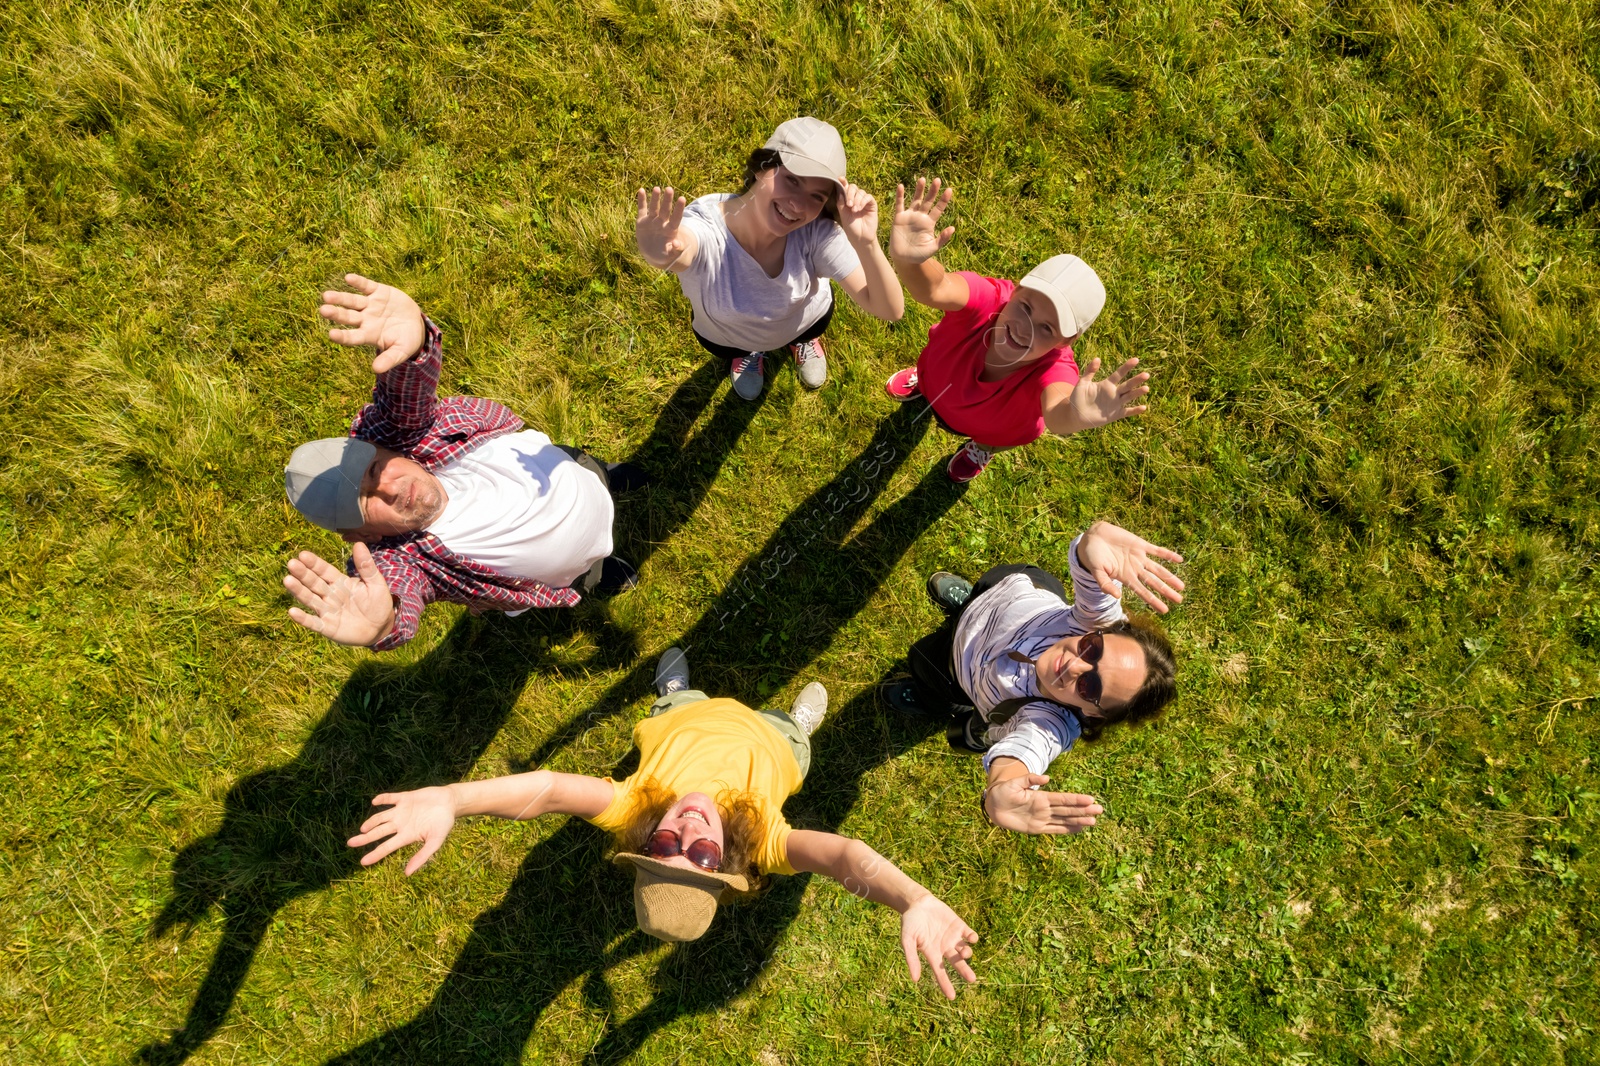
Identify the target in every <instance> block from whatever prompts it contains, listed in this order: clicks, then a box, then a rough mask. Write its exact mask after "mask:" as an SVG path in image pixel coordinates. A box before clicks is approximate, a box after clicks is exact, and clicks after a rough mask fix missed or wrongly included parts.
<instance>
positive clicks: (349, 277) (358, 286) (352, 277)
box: [344, 274, 383, 296]
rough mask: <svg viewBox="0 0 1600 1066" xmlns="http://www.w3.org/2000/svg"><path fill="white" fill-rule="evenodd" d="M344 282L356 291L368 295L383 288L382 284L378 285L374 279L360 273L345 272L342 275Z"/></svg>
mask: <svg viewBox="0 0 1600 1066" xmlns="http://www.w3.org/2000/svg"><path fill="white" fill-rule="evenodd" d="M344 283H345V284H346V285H348V286H350V287H351V288H352V289H355V290H356V291H357V292H362V293H366V294H367V295H368V296H371V295H372V294H373V293H375V292H377V291H378V290H379V289H381V288H383V286H382V285H379V284H378V283H377V282H376V281H373V280H372V279H371V278H364V277H362V276H361V275H360V274H346V275H345V276H344Z"/></svg>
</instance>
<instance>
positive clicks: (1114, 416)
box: [1040, 359, 1150, 437]
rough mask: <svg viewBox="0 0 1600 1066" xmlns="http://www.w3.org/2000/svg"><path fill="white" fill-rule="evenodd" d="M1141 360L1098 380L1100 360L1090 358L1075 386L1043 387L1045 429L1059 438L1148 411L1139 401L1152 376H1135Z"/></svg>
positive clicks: (1063, 383) (1056, 382)
mask: <svg viewBox="0 0 1600 1066" xmlns="http://www.w3.org/2000/svg"><path fill="white" fill-rule="evenodd" d="M1138 365H1139V360H1137V359H1129V360H1128V361H1127V362H1125V363H1123V364H1122V365H1121V366H1119V367H1117V369H1115V370H1113V371H1112V372H1111V373H1109V374H1107V375H1106V376H1105V377H1103V378H1101V379H1100V380H1099V381H1096V380H1095V378H1094V376H1095V374H1097V373H1098V372H1099V371H1100V360H1098V359H1091V360H1089V362H1088V365H1086V366H1085V367H1084V368H1083V373H1082V375H1081V376H1080V377H1079V379H1078V383H1077V384H1076V385H1069V384H1067V383H1066V382H1065V381H1053V382H1051V383H1050V384H1048V385H1046V386H1045V387H1044V397H1043V399H1042V400H1041V401H1040V406H1041V408H1042V410H1041V411H1040V413H1041V414H1042V415H1043V416H1044V426H1045V428H1046V429H1048V430H1049V431H1050V432H1051V433H1054V434H1056V435H1057V436H1058V437H1065V436H1067V435H1068V434H1071V433H1078V432H1080V431H1082V430H1085V429H1098V428H1099V427H1101V426H1108V425H1110V424H1111V423H1112V422H1116V421H1120V420H1121V419H1124V418H1128V417H1130V416H1132V415H1142V414H1144V413H1145V411H1146V410H1147V409H1148V408H1147V407H1146V406H1145V405H1144V404H1142V403H1139V400H1141V399H1142V398H1144V396H1146V395H1147V394H1148V393H1149V392H1150V386H1149V385H1147V384H1145V382H1147V381H1149V380H1150V375H1149V374H1147V373H1145V374H1135V373H1134V372H1133V371H1134V368H1135V367H1137V366H1138Z"/></svg>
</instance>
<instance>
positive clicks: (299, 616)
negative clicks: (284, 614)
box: [289, 607, 322, 633]
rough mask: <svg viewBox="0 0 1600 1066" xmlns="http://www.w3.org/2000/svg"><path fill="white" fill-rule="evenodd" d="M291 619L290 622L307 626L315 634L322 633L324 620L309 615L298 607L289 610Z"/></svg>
mask: <svg viewBox="0 0 1600 1066" xmlns="http://www.w3.org/2000/svg"><path fill="white" fill-rule="evenodd" d="M289 619H290V621H293V622H298V623H299V624H300V625H303V626H305V627H306V628H307V629H309V630H311V632H313V633H321V632H322V619H320V618H318V617H317V616H316V615H314V614H307V613H306V612H304V611H302V610H301V609H300V608H298V607H291V608H289Z"/></svg>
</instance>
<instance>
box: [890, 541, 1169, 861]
mask: <svg viewBox="0 0 1600 1066" xmlns="http://www.w3.org/2000/svg"><path fill="white" fill-rule="evenodd" d="M1068 556H1069V559H1070V567H1071V573H1072V589H1073V593H1072V595H1073V598H1072V602H1071V603H1070V604H1069V603H1068V602H1067V600H1066V590H1065V589H1064V588H1063V587H1062V585H1061V582H1060V581H1059V580H1058V579H1057V578H1055V577H1054V576H1053V575H1051V574H1049V573H1047V572H1046V571H1044V570H1041V569H1039V568H1038V567H1033V566H1002V567H995V568H994V569H992V570H990V571H989V572H988V573H986V574H984V575H983V577H982V578H981V579H979V581H978V583H977V584H976V585H973V584H971V583H969V582H967V581H965V580H963V579H961V578H959V577H956V576H955V575H953V574H947V573H942V572H941V573H937V574H934V575H933V577H931V578H929V580H928V592H929V594H930V595H931V596H932V597H933V598H934V601H935V602H936V603H938V604H939V605H940V606H941V607H943V608H944V609H945V610H946V611H947V612H948V613H949V615H950V617H949V618H948V619H947V621H946V624H945V625H944V626H942V627H941V628H940V629H939V630H938V631H937V632H935V633H933V634H931V635H930V636H928V637H925V638H923V639H922V640H920V641H918V642H917V643H916V644H915V645H913V646H912V648H911V654H910V659H911V669H912V674H913V680H912V681H910V682H899V683H895V684H892V685H889V686H886V687H885V689H884V693H883V695H884V699H885V701H886V702H888V703H889V704H890V705H891V706H893V707H895V708H896V709H897V710H900V711H903V712H905V713H908V714H915V715H923V716H930V715H931V716H935V717H939V716H948V717H949V718H950V719H951V725H950V728H949V731H948V734H947V735H948V738H949V740H950V744H951V746H952V747H954V748H956V749H957V750H959V751H968V752H973V753H978V754H982V755H983V760H984V768H985V770H987V772H988V783H987V787H986V788H985V789H984V792H983V796H982V805H983V811H984V816H985V817H986V818H988V819H989V820H990V821H992V822H993V823H994V824H996V825H1000V826H1004V827H1005V828H1007V829H1013V830H1016V831H1017V832H1022V833H1074V832H1081V831H1082V830H1084V829H1087V828H1088V827H1089V826H1092V825H1093V824H1094V816H1095V815H1097V814H1099V813H1101V808H1100V806H1099V805H1098V804H1097V803H1096V802H1095V800H1094V797H1092V796H1082V795H1075V794H1070V793H1059V792H1044V791H1041V790H1040V788H1039V786H1041V785H1043V784H1045V783H1047V782H1048V781H1049V780H1050V778H1049V777H1048V776H1046V771H1047V770H1048V769H1049V768H1050V764H1051V763H1052V762H1054V761H1055V759H1056V758H1057V756H1059V755H1061V754H1063V753H1064V752H1065V751H1066V750H1067V749H1068V748H1070V747H1072V745H1073V743H1074V742H1075V741H1077V740H1078V739H1079V738H1080V737H1081V738H1082V739H1084V740H1086V741H1090V740H1094V739H1096V738H1097V737H1098V736H1099V735H1100V733H1101V731H1102V730H1104V729H1105V728H1106V727H1107V726H1108V725H1112V724H1114V723H1118V722H1126V723H1133V722H1138V721H1143V720H1144V719H1147V718H1150V717H1153V716H1154V715H1155V714H1157V713H1158V712H1159V711H1160V710H1161V709H1162V707H1164V706H1165V705H1166V704H1167V703H1168V702H1170V701H1171V699H1172V698H1173V697H1174V696H1175V695H1176V694H1177V685H1176V681H1175V677H1174V663H1173V657H1172V645H1171V643H1170V642H1168V640H1167V637H1166V634H1165V633H1163V632H1162V631H1161V629H1160V627H1158V626H1157V625H1156V624H1155V623H1154V622H1153V621H1152V620H1150V619H1148V618H1145V617H1141V616H1129V615H1127V614H1125V613H1124V612H1123V610H1122V590H1123V586H1124V585H1127V586H1131V587H1132V588H1133V590H1134V591H1135V592H1136V593H1137V594H1138V595H1139V597H1140V598H1141V599H1143V600H1144V601H1145V602H1146V603H1148V604H1149V605H1150V606H1151V607H1152V608H1153V609H1155V610H1156V611H1158V612H1160V613H1162V614H1165V613H1166V611H1167V605H1166V603H1165V602H1163V599H1162V598H1163V597H1165V598H1166V599H1167V600H1171V601H1172V602H1173V603H1181V602H1182V601H1183V587H1184V586H1183V582H1182V581H1180V580H1179V579H1178V578H1177V577H1176V576H1174V575H1173V574H1172V572H1171V571H1169V570H1168V569H1167V568H1166V567H1165V566H1163V565H1162V564H1161V563H1160V562H1158V561H1157V560H1160V559H1164V560H1166V561H1168V562H1174V563H1181V562H1182V561H1183V557H1182V556H1180V555H1179V554H1178V553H1177V552H1174V551H1172V550H1171V549H1168V548H1162V547H1159V546H1157V545H1155V544H1151V543H1150V542H1149V541H1146V540H1144V539H1143V538H1141V537H1138V536H1135V535H1134V534H1132V533H1129V532H1128V531H1127V530H1125V529H1122V528H1120V527H1118V526H1114V525H1112V524H1111V523H1109V522H1096V523H1095V524H1094V525H1092V526H1090V527H1089V528H1088V529H1087V530H1086V531H1085V532H1084V533H1082V534H1081V535H1079V536H1078V538H1077V539H1075V540H1074V541H1073V542H1072V546H1071V548H1070V549H1069V552H1068Z"/></svg>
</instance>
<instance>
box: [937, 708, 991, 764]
mask: <svg viewBox="0 0 1600 1066" xmlns="http://www.w3.org/2000/svg"><path fill="white" fill-rule="evenodd" d="M988 730H989V723H987V722H985V721H984V720H983V717H982V716H981V715H979V714H978V712H977V711H973V712H972V713H971V714H969V715H967V716H966V717H965V718H958V719H956V720H955V721H954V722H951V723H950V725H949V727H948V728H946V729H945V731H944V739H945V740H946V741H948V742H949V744H950V746H951V747H952V748H954V749H955V750H956V751H961V752H965V753H967V754H968V755H982V754H983V753H984V752H986V751H988V750H989V741H988V739H987V738H986V737H985V738H984V739H982V740H980V739H978V738H979V737H983V735H984V734H985V733H987V732H988Z"/></svg>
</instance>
